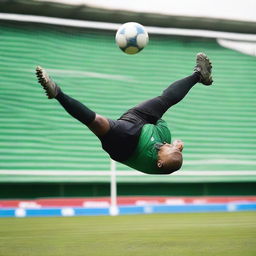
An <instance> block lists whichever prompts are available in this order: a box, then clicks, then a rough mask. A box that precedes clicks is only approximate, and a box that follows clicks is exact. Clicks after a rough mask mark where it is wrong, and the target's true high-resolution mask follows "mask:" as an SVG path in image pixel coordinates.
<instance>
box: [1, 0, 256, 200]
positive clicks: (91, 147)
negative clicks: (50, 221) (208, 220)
mask: <svg viewBox="0 0 256 256" xmlns="http://www.w3.org/2000/svg"><path fill="white" fill-rule="evenodd" d="M231 6H232V8H231ZM255 10H256V3H255V1H249V0H247V1H236V2H233V1H214V5H213V1H199V0H197V1H193V3H192V2H191V1H163V0H162V1H160V0H158V1H150V5H149V4H148V2H147V1H138V0H137V1H129V5H127V1H64V0H62V1H61V0H58V1H57V0H56V1H40V0H34V1H31V0H30V1H26V0H20V1H19V0H12V1H5V0H1V1H0V12H1V13H0V58H1V69H0V75H1V79H0V91H1V93H0V197H1V198H36V197H60V196H61V197H63V196H108V195H109V193H110V192H109V191H110V188H109V179H110V178H109V176H108V172H109V169H110V159H109V157H108V155H107V154H106V153H105V152H104V151H103V150H102V149H101V145H100V143H99V141H98V140H97V139H96V137H95V136H94V135H93V134H91V133H90V131H89V130H88V129H87V128H86V127H85V126H83V125H82V124H80V123H79V122H78V121H76V120H74V119H73V118H71V117H70V116H69V115H68V114H67V113H66V112H65V111H64V110H63V109H62V108H61V107H60V106H59V104H58V103H57V102H56V101H54V100H52V101H48V99H47V98H46V97H45V96H44V93H43V90H42V89H41V87H40V86H39V85H38V84H37V81H36V77H35V75H34V69H35V67H36V66H37V65H41V66H42V67H44V68H46V70H47V71H49V73H50V75H51V76H52V77H53V78H54V80H55V81H56V82H57V83H58V84H59V85H60V86H61V88H62V89H63V91H64V92H66V93H68V94H70V95H71V96H72V97H74V98H76V99H78V100H79V101H81V102H83V103H84V104H86V105H87V106H88V107H90V108H91V109H93V110H94V111H96V112H97V113H99V114H101V115H105V116H107V117H109V118H113V119H116V118H118V117H119V116H120V115H121V114H122V113H123V112H124V111H126V110H127V109H129V108H130V107H133V106H134V105H135V104H137V103H139V102H140V101H143V100H146V99H148V98H150V97H154V96H156V95H158V94H160V93H161V91H162V90H163V89H165V87H167V86H168V85H169V84H170V83H172V82H173V81H175V80H177V79H180V78H183V77H184V76H187V75H190V74H191V72H192V70H193V67H194V63H195V55H196V53H198V52H205V53H206V54H207V55H208V56H209V57H210V59H211V60H212V63H213V78H214V84H213V86H211V87H205V86H202V85H200V84H199V85H197V86H195V87H194V88H193V89H192V90H191V92H190V93H189V95H188V96H187V97H186V98H185V99H184V100H183V101H182V102H181V103H179V104H178V105H177V106H174V107H173V108H172V109H171V110H169V111H168V112H167V113H166V114H165V116H164V119H165V120H166V121H167V122H168V123H169V126H170V128H171V132H172V137H173V138H178V139H182V140H183V141H184V142H185V149H184V166H183V168H182V170H180V171H179V172H177V174H174V175H169V176H150V175H139V174H138V172H129V174H130V175H129V176H121V175H120V176H118V177H117V181H118V195H180V196H184V195H190V196H191V195H255V182H256V154H255V153H256V136H255V134H256V125H255V121H256V116H255V106H256V101H255V93H256V87H255V81H256V73H255V70H256V59H255V55H256V16H255ZM8 13H9V14H18V16H17V15H7V14H8ZM21 15H22V16H21ZM24 15H25V16H24ZM27 15H29V16H27ZM34 16H35V17H34ZM38 16H45V17H46V16H47V17H49V18H47V19H48V21H47V19H45V18H42V17H38ZM52 18H61V20H59V19H58V20H56V19H55V20H54V19H52ZM63 19H65V20H63ZM29 20H30V21H29ZM77 21H91V22H96V23H90V24H91V25H88V24H87V23H86V24H87V25H86V24H85V23H76V22H77ZM128 21H134V22H139V23H141V24H142V25H144V26H146V28H148V31H149V37H150V41H149V44H148V46H147V47H146V48H145V49H144V50H143V51H142V52H140V53H139V54H137V55H134V56H128V55H125V54H124V53H123V52H122V51H120V50H119V49H118V47H117V46H116V45H115V41H114V37H115V32H116V29H115V28H118V26H119V25H120V24H122V23H125V22H128ZM56 22H57V23H59V24H60V25H57V23H56ZM98 22H103V23H100V24H99V23H98ZM92 24H94V25H95V24H96V25H95V26H96V27H97V29H95V28H93V26H92ZM152 27H153V28H152ZM174 29H177V30H174ZM150 31H153V32H152V33H150ZM161 31H162V32H161ZM117 170H118V172H119V173H122V172H124V171H128V170H129V171H132V170H130V169H128V167H126V166H123V165H121V164H117ZM97 171H103V172H106V175H96V172H97ZM94 172H95V175H93V173H94Z"/></svg>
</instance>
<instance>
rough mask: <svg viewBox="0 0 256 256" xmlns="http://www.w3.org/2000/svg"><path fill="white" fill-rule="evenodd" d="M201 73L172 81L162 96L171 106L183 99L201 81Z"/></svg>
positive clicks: (168, 105)
mask: <svg viewBox="0 0 256 256" xmlns="http://www.w3.org/2000/svg"><path fill="white" fill-rule="evenodd" d="M199 79H200V74H199V73H197V72H195V73H193V74H192V75H191V76H188V77H185V78H183V79H181V80H178V81H176V82H174V83H172V84H171V85H170V86H169V87H168V88H167V89H165V90H164V91H163V94H162V95H161V96H160V97H161V98H162V99H163V100H164V101H165V103H166V104H167V107H168V108H169V107H171V106H173V105H174V104H176V103H178V102H179V101H181V100H182V99H183V98H184V97H185V96H186V94H187V93H188V92H189V90H190V89H191V88H192V87H193V86H194V85H195V84H196V83H198V82H199Z"/></svg>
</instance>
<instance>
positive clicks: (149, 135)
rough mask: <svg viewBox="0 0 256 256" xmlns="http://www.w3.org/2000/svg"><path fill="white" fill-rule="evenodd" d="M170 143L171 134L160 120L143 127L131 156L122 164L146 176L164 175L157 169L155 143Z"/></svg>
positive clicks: (162, 171) (165, 124)
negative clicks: (146, 174)
mask: <svg viewBox="0 0 256 256" xmlns="http://www.w3.org/2000/svg"><path fill="white" fill-rule="evenodd" d="M164 142H167V143H171V133H170V130H169V128H168V126H167V123H166V122H165V121H164V120H162V119H160V120H158V122H157V123H156V125H153V124H146V125H144V126H143V128H142V131H141V134H140V138H139V142H138V145H137V147H136V149H135V152H134V153H133V154H132V156H131V157H130V158H129V159H128V160H126V161H123V162H122V163H123V164H125V165H127V166H129V167H132V168H134V169H136V170H138V171H141V172H144V173H148V174H164V173H165V172H164V170H161V169H159V168H158V167H157V154H158V150H157V148H156V144H157V143H164Z"/></svg>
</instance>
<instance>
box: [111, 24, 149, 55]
mask: <svg viewBox="0 0 256 256" xmlns="http://www.w3.org/2000/svg"><path fill="white" fill-rule="evenodd" d="M116 44H117V45H118V46H119V48H120V49H121V50H122V51H123V52H125V53H127V54H135V53H138V52H140V51H141V50H142V49H143V48H144V47H145V46H146V45H147V44H148V33H147V31H146V30H145V28H144V27H143V26H142V25H141V24H139V23H136V22H127V23H125V24H123V25H122V26H121V27H120V28H119V29H118V30H117V32H116Z"/></svg>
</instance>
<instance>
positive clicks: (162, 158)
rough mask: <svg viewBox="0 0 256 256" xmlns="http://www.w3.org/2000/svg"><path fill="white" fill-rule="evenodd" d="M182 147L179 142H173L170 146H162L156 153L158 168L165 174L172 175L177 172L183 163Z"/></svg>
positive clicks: (182, 144) (181, 143)
mask: <svg viewBox="0 0 256 256" xmlns="http://www.w3.org/2000/svg"><path fill="white" fill-rule="evenodd" d="M183 146H184V143H183V142H182V141H181V140H175V141H174V142H173V143H172V144H168V143H165V144H163V145H162V146H161V147H160V148H159V151H158V159H157V166H158V168H160V169H161V170H163V172H166V173H172V172H175V171H177V170H179V169H180V168H181V166H182V162H183V158H182V150H183Z"/></svg>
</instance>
